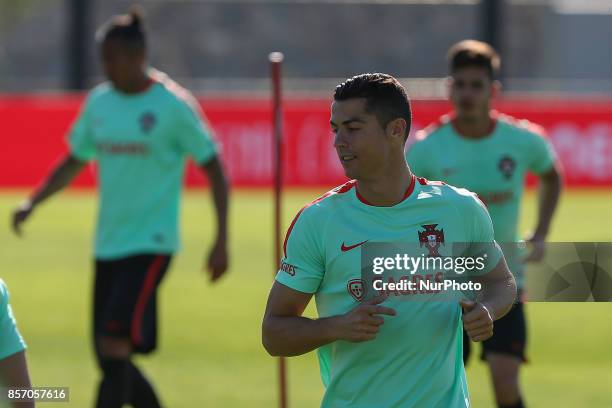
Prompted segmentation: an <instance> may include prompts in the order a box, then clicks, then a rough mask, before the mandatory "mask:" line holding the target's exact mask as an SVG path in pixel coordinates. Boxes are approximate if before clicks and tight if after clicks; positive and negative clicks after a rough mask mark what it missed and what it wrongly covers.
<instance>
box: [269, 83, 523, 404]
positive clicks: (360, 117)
mask: <svg viewBox="0 0 612 408" xmlns="http://www.w3.org/2000/svg"><path fill="white" fill-rule="evenodd" d="M410 123H411V113H410V102H409V100H408V97H407V96H406V92H405V90H404V89H403V87H402V86H401V85H400V84H399V82H398V81H397V80H396V79H395V78H393V77H391V76H389V75H385V74H363V75H359V76H356V77H353V78H351V79H348V80H347V81H346V82H344V83H342V84H341V85H339V86H338V87H336V90H335V93H334V101H333V105H332V112H331V127H332V130H333V132H334V134H335V137H334V146H335V148H336V150H337V154H338V157H339V159H340V162H341V163H342V166H343V167H344V170H345V173H346V175H347V176H348V177H349V178H350V179H352V180H351V181H349V182H348V183H346V184H344V185H342V186H340V187H337V188H335V189H333V190H331V191H330V192H328V193H327V194H325V195H323V196H322V197H320V198H318V199H316V200H315V201H313V202H312V203H310V204H308V205H306V206H305V207H304V208H303V209H302V210H301V211H300V212H299V213H298V214H297V216H296V217H295V219H294V220H293V222H292V224H291V226H290V227H289V229H288V231H287V235H286V238H285V243H284V248H283V249H284V257H283V259H282V260H281V266H280V270H279V271H278V274H277V276H276V281H275V283H274V285H273V287H272V290H271V292H270V295H269V298H268V305H267V308H266V312H265V315H264V320H263V325H262V337H263V344H264V346H265V348H266V350H267V351H268V352H269V353H270V354H271V355H276V356H295V355H300V354H304V353H307V352H309V351H312V350H315V349H318V350H317V351H318V357H319V363H320V368H321V377H322V379H323V383H324V385H325V387H326V392H325V396H324V398H323V402H322V406H323V407H333V408H342V407H351V408H366V407H367V408H371V407H377V408H387V407H389V408H390V407H402V408H403V407H440V408H442V407H445V408H446V407H469V406H470V400H469V393H468V389H467V383H466V380H465V372H464V368H463V361H462V359H461V342H462V336H461V326H462V325H461V320H462V317H461V311H460V308H461V307H463V308H464V311H465V312H464V316H463V325H464V327H465V328H466V330H467V331H468V333H469V334H470V336H471V338H472V339H474V340H475V341H482V340H485V339H486V338H488V337H489V336H491V334H492V327H493V320H495V319H497V318H499V317H501V316H503V315H504V314H505V313H506V312H507V311H508V310H509V309H510V307H511V305H512V303H513V301H514V298H515V295H516V287H515V283H514V279H513V278H512V275H511V274H510V272H509V271H508V268H507V266H506V263H505V260H504V259H503V255H502V254H501V251H500V249H499V247H497V245H496V244H495V243H494V241H493V228H492V225H491V221H490V218H489V216H488V214H487V211H486V209H485V208H484V206H483V205H482V203H480V201H479V200H478V199H477V198H476V197H475V196H474V195H473V194H472V193H470V192H469V191H467V190H463V189H457V188H454V187H452V186H447V185H444V184H442V183H431V182H429V181H427V180H426V179H423V178H417V177H416V176H415V175H413V174H412V173H411V172H410V170H409V168H408V167H407V165H406V161H405V158H404V145H405V142H406V138H407V135H408V132H409V130H410ZM369 241H370V242H372V243H374V242H376V243H394V242H404V243H417V244H418V243H424V244H425V246H427V245H430V244H431V245H430V250H432V251H434V252H435V255H436V256H437V255H438V251H439V254H440V255H441V254H442V253H443V251H446V249H447V248H448V247H450V246H451V245H450V244H451V243H452V242H464V243H466V242H467V243H469V242H483V243H487V242H488V243H490V244H492V247H493V248H494V250H493V251H492V252H491V256H490V262H489V265H490V267H489V269H488V270H486V271H484V273H483V274H482V275H481V276H479V277H478V279H477V280H478V282H480V283H482V286H483V289H482V290H481V291H480V292H479V295H478V297H477V299H476V301H471V300H465V299H462V300H460V301H459V300H457V301H440V302H436V301H408V298H410V297H411V296H412V292H411V291H396V290H392V289H391V290H384V289H383V290H380V289H379V288H378V290H377V288H376V286H374V285H370V282H366V281H364V280H363V279H361V278H362V267H363V266H364V265H362V257H361V254H362V251H364V248H365V246H366V245H367V243H368V242H369ZM441 243H444V245H445V246H444V248H442V247H440V248H438V246H439V244H441ZM430 254H431V251H430ZM378 283H381V282H378ZM384 283H389V282H388V281H385V282H384ZM368 294H369V295H368ZM371 294H378V295H377V296H371ZM313 295H314V296H315V300H316V304H317V310H318V315H319V317H318V318H317V319H309V318H306V317H303V316H302V313H303V311H304V309H305V308H306V306H307V305H308V303H309V302H310V300H311V298H312V296H313Z"/></svg>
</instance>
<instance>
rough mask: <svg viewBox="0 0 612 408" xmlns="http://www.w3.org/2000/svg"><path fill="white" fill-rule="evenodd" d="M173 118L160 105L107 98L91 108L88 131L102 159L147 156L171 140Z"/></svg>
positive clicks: (162, 148)
mask: <svg viewBox="0 0 612 408" xmlns="http://www.w3.org/2000/svg"><path fill="white" fill-rule="evenodd" d="M171 129H172V120H171V117H170V116H169V115H168V113H167V111H166V109H165V107H164V106H163V105H160V106H156V105H155V104H154V103H153V102H149V103H147V102H144V103H130V102H121V101H119V102H117V101H115V102H114V103H113V102H112V101H109V102H107V103H104V104H102V105H101V106H100V108H99V109H96V110H94V111H93V112H91V114H90V118H89V131H90V132H91V137H92V139H93V141H94V144H95V146H96V150H97V152H98V155H99V156H100V157H101V158H104V157H106V156H110V157H148V156H151V155H153V154H157V153H158V152H159V151H160V150H161V151H163V150H164V148H165V147H167V146H168V145H169V144H170V143H171V138H170V137H169V136H170V132H171Z"/></svg>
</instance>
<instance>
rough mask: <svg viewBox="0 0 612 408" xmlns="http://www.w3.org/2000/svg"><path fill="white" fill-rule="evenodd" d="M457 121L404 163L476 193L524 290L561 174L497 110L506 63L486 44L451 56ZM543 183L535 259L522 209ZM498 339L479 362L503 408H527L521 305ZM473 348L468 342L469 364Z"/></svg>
mask: <svg viewBox="0 0 612 408" xmlns="http://www.w3.org/2000/svg"><path fill="white" fill-rule="evenodd" d="M448 60H449V64H450V78H449V92H450V100H451V102H452V104H453V107H454V112H453V113H452V114H451V115H446V116H443V117H442V118H441V119H440V120H439V121H438V122H437V123H435V124H432V125H430V126H429V127H428V128H426V129H424V130H423V131H421V132H418V133H417V135H416V141H415V143H414V144H413V145H412V146H410V148H409V149H408V152H407V155H406V158H407V161H408V164H409V166H410V168H411V170H412V171H413V172H414V173H415V174H417V175H418V176H422V177H426V178H430V179H433V180H441V181H445V182H447V183H450V184H453V185H456V186H459V187H465V188H467V189H469V190H471V191H474V192H476V193H477V194H478V196H479V197H480V198H481V199H482V201H484V203H485V204H486V205H487V209H488V210H489V213H490V214H491V218H492V220H493V227H494V230H495V240H496V241H497V242H499V243H500V244H501V245H502V248H503V249H504V254H505V256H506V259H508V265H509V267H510V270H511V271H512V272H513V273H514V275H515V278H516V281H517V285H518V287H519V294H520V289H521V288H522V286H523V283H524V282H523V280H524V279H523V268H524V266H523V263H524V261H538V260H540V259H541V258H542V256H543V251H544V240H545V239H546V235H547V234H548V231H549V227H550V223H551V220H552V217H553V213H554V211H555V208H556V206H557V202H558V199H559V195H560V192H561V186H562V183H561V175H560V173H561V171H560V168H559V164H558V162H557V161H556V160H555V154H554V152H553V149H552V147H551V145H550V143H548V141H547V140H546V139H545V138H544V137H543V136H542V132H543V130H542V128H541V127H539V126H537V125H534V124H532V123H530V122H528V121H526V120H520V121H519V120H516V119H513V118H511V117H509V116H506V115H502V114H499V113H497V112H496V111H494V110H492V109H491V102H492V100H493V98H494V97H495V96H496V95H497V94H498V93H499V92H500V89H501V87H500V84H499V82H498V81H496V80H495V75H496V74H497V72H498V70H499V66H500V59H499V56H498V55H497V53H496V52H495V50H494V49H493V48H492V47H491V46H489V45H488V44H486V43H483V42H479V41H474V40H466V41H462V42H459V43H457V44H455V45H454V46H453V47H451V48H450V50H449V52H448ZM528 171H531V172H533V173H535V174H536V175H538V177H539V180H540V196H539V197H540V198H539V211H538V223H537V225H536V228H535V231H534V232H533V233H532V234H531V236H529V237H528V238H527V241H528V242H530V243H531V245H532V250H531V252H530V253H529V254H528V255H527V256H526V257H524V259H521V258H522V257H523V255H524V254H523V255H522V254H521V253H520V251H518V246H517V245H516V243H517V242H519V241H520V238H519V231H518V221H519V206H520V202H521V199H522V197H523V188H524V182H525V175H526V173H527V172H528ZM494 329H495V330H494V334H493V337H492V338H490V339H489V340H486V341H484V342H483V350H482V355H481V357H482V358H483V359H486V361H487V362H488V364H489V367H490V371H491V375H492V379H493V385H494V389H495V395H496V399H497V404H498V406H499V407H507V408H520V407H523V406H524V403H523V399H522V396H521V392H520V388H519V380H518V374H519V367H520V364H521V362H523V361H526V358H525V344H526V324H525V316H524V312H523V303H522V301H520V299H519V302H518V303H516V304H515V306H514V307H513V308H512V310H511V311H510V312H509V313H508V314H507V315H506V316H504V318H502V319H501V320H499V321H496V322H495V326H494ZM469 354H470V342H469V339H468V338H467V336H465V337H464V360H465V361H466V362H467V359H468V357H469Z"/></svg>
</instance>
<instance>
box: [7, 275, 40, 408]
mask: <svg viewBox="0 0 612 408" xmlns="http://www.w3.org/2000/svg"><path fill="white" fill-rule="evenodd" d="M25 349H26V344H25V342H24V341H23V337H21V333H19V329H17V322H16V320H15V316H14V315H13V310H12V309H11V305H10V303H9V291H8V288H7V287H6V285H5V283H4V281H3V280H2V279H0V388H2V390H3V395H2V396H0V402H2V403H3V404H5V403H8V402H9V400H8V399H7V396H8V395H6V394H4V392H5V391H4V390H6V389H7V388H13V389H17V390H27V389H29V388H30V375H29V373H28V363H27V362H26V356H25ZM3 406H4V405H3ZM12 406H15V407H24V408H30V407H32V408H33V407H34V403H33V402H15V403H14V405H12Z"/></svg>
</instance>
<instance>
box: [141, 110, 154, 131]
mask: <svg viewBox="0 0 612 408" xmlns="http://www.w3.org/2000/svg"><path fill="white" fill-rule="evenodd" d="M138 121H139V122H140V129H141V130H142V131H143V133H149V132H150V131H151V130H152V129H153V127H154V126H155V122H157V120H156V119H155V115H154V114H153V112H145V113H143V114H142V115H140V119H139V120H138Z"/></svg>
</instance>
